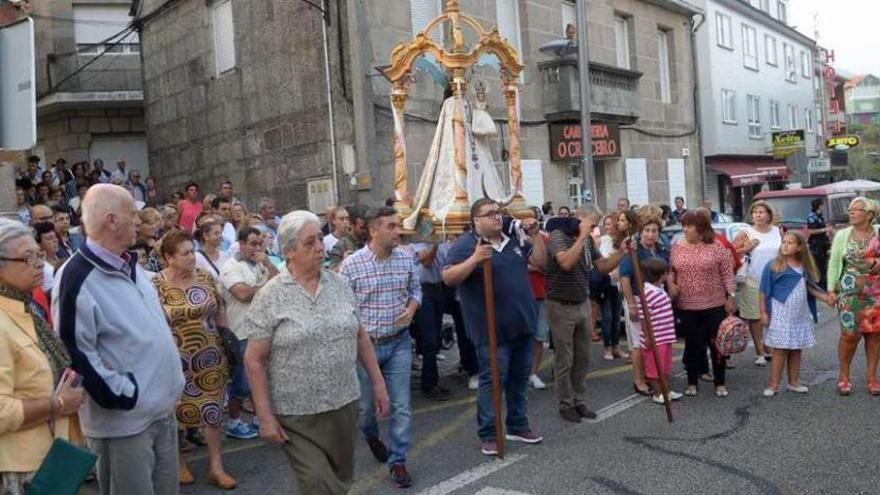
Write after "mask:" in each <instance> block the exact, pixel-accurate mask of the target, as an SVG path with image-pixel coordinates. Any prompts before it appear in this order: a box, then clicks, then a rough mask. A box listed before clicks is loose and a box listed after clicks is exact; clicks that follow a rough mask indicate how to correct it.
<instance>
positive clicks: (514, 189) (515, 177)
mask: <svg viewBox="0 0 880 495" xmlns="http://www.w3.org/2000/svg"><path fill="white" fill-rule="evenodd" d="M501 80H502V81H503V82H504V101H505V103H506V104H507V134H508V140H509V142H510V150H509V151H508V155H509V156H508V161H509V163H510V192H511V193H512V194H513V199H512V200H511V202H510V205H508V206H507V210H508V211H509V212H510V214H511V215H513V216H515V217H517V218H523V217H529V216H533V215H532V211H531V209H529V207H528V206H527V205H526V202H525V200H524V199H523V196H522V164H521V163H520V147H519V116H518V115H517V112H516V108H517V105H516V101H517V97H518V95H519V88H518V87H517V84H516V77H514V76H512V75H511V74H510V73H509V72H507V71H506V70H502V72H501Z"/></svg>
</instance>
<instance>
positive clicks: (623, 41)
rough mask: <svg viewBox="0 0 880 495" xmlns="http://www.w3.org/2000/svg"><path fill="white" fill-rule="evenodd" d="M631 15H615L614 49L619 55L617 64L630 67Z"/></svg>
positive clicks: (625, 67) (621, 66) (623, 67)
mask: <svg viewBox="0 0 880 495" xmlns="http://www.w3.org/2000/svg"><path fill="white" fill-rule="evenodd" d="M629 20H630V19H629V17H625V16H622V15H616V16H614V49H615V52H616V55H617V66H618V67H620V68H622V69H630V68H632V67H631V66H630V46H629Z"/></svg>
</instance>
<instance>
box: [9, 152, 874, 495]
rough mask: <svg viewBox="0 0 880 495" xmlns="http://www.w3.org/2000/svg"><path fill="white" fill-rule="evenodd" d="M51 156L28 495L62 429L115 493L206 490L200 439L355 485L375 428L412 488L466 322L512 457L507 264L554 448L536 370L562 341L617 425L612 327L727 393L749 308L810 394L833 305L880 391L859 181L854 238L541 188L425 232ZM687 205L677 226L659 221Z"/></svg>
mask: <svg viewBox="0 0 880 495" xmlns="http://www.w3.org/2000/svg"><path fill="white" fill-rule="evenodd" d="M29 165H30V166H29V168H28V169H27V170H26V171H22V172H21V177H20V178H19V183H18V186H19V188H18V192H19V211H18V216H19V219H20V221H15V220H0V339H3V343H2V344H0V481H2V483H0V486H2V487H3V493H4V494H6V493H9V494H13V495H18V494H19V493H24V491H25V489H26V486H27V484H28V482H29V480H30V477H31V476H32V475H33V473H34V471H35V470H36V469H37V468H38V467H39V465H40V463H41V462H42V459H43V457H44V456H45V455H46V452H47V451H48V449H49V446H50V445H51V442H52V438H53V436H61V437H64V438H69V439H71V441H74V442H78V443H79V444H81V445H85V446H87V447H88V448H89V449H90V450H92V451H93V452H94V453H96V454H97V455H98V463H97V469H96V472H95V476H96V478H97V481H98V485H99V487H100V490H101V492H102V493H105V494H116V493H126V494H139V493H144V494H153V493H176V492H177V489H178V485H179V484H190V483H194V482H195V481H196V477H197V476H196V475H195V474H194V473H192V472H191V471H190V470H189V468H188V466H187V465H186V463H185V461H184V456H183V452H184V451H186V450H187V449H188V448H191V446H192V445H193V444H195V445H201V444H204V445H206V446H207V451H208V455H209V468H208V473H207V474H206V475H205V479H206V480H207V482H208V483H210V484H212V485H215V486H217V487H219V488H223V489H231V488H234V487H235V486H236V480H235V479H234V478H233V476H232V475H231V474H230V473H229V472H228V471H227V468H226V466H224V463H223V458H222V442H223V436H224V435H225V436H226V437H229V438H233V439H252V438H257V437H262V438H263V439H265V440H267V441H269V442H273V443H278V444H280V445H281V447H282V449H283V451H284V453H285V455H286V457H287V459H288V460H289V461H290V464H291V466H292V468H293V471H294V473H295V475H296V477H297V479H298V482H299V483H300V486H301V489H302V490H303V491H304V493H325V492H326V493H345V492H346V491H347V490H348V489H349V488H350V486H351V484H352V482H353V477H354V451H355V448H354V447H355V442H356V441H357V438H358V436H359V435H360V436H361V437H362V438H363V439H364V441H365V442H366V445H367V446H368V447H369V450H370V452H371V453H372V455H373V456H374V457H375V458H376V460H377V461H379V462H382V463H386V464H387V466H388V469H389V474H390V480H391V482H392V483H393V484H394V485H395V486H397V487H401V488H405V487H409V486H411V485H412V484H413V478H412V476H411V475H410V473H409V472H408V470H407V468H406V461H407V453H408V451H409V449H410V447H411V444H412V438H413V414H412V408H411V403H412V397H411V383H412V381H411V378H412V373H413V370H414V369H415V368H419V369H420V370H421V376H420V379H419V381H418V384H419V389H420V390H419V391H420V392H421V394H422V395H423V396H424V397H425V398H426V399H428V400H434V401H446V400H449V399H450V398H451V397H452V396H453V395H454V394H455V393H456V392H454V391H453V390H452V389H450V388H448V387H449V383H445V381H444V379H443V377H441V373H440V370H439V366H438V360H440V359H441V358H442V356H440V349H441V341H442V339H443V333H444V318H445V317H446V315H449V316H450V317H451V320H452V321H453V322H454V326H455V335H456V341H457V344H458V352H459V362H460V369H461V372H462V373H463V374H464V375H466V377H467V383H468V388H469V389H470V390H473V391H474V393H475V394H476V397H477V427H476V434H477V438H478V441H479V444H478V445H479V450H480V451H481V452H482V453H483V454H485V455H487V456H494V455H497V454H498V447H499V446H498V445H497V443H496V438H497V436H496V433H498V432H496V430H495V428H496V426H495V425H496V420H495V419H496V418H495V413H496V411H495V410H494V408H493V401H492V392H493V390H492V389H493V385H492V379H491V373H490V350H489V339H488V335H487V330H486V328H487V325H486V321H487V316H486V315H487V310H488V308H487V307H486V298H485V297H484V291H485V287H486V284H485V283H484V282H485V280H484V278H485V277H486V275H487V272H486V271H485V267H486V263H489V264H490V265H491V268H492V269H491V276H492V284H491V286H492V287H493V290H494V294H493V296H494V303H495V305H496V308H495V315H496V322H495V323H496V324H495V328H496V333H497V339H496V340H497V357H498V360H497V364H498V371H499V376H500V385H501V389H502V390H501V391H500V392H501V393H502V394H503V396H504V399H503V400H504V402H505V404H506V407H505V408H504V410H505V413H506V414H505V417H504V418H503V424H504V432H503V434H504V435H505V437H506V439H507V440H509V441H513V442H521V443H524V444H535V443H539V442H541V441H542V437H541V435H540V434H539V433H538V432H537V431H535V429H533V427H532V425H531V423H530V421H529V411H528V403H529V400H528V389H529V388H530V387H531V388H533V389H536V390H540V389H544V388H546V387H547V384H546V383H545V382H544V380H543V379H542V377H541V376H540V370H541V361H542V359H543V354H544V352H545V350H547V349H548V348H549V347H551V346H552V349H553V353H554V362H553V385H554V390H555V395H556V401H557V406H558V412H559V415H560V417H561V418H562V419H563V420H564V421H567V422H573V423H579V422H582V421H583V420H584V419H587V420H589V419H594V418H596V413H595V412H594V411H592V410H591V409H590V408H589V406H588V403H589V397H588V394H587V390H586V388H585V381H586V376H587V372H588V370H589V367H590V347H591V342H599V341H601V342H602V345H603V347H604V349H603V352H602V358H603V359H604V360H608V361H613V360H624V361H625V362H627V363H631V364H632V369H633V387H634V391H635V393H637V394H641V395H645V396H648V397H651V398H652V399H653V400H654V402H658V403H664V402H665V398H664V397H663V396H662V395H661V393H660V391H661V388H662V387H661V386H660V385H661V383H662V381H666V382H667V383H668V380H669V378H670V376H671V374H672V368H673V351H672V344H673V343H674V342H675V341H676V340H677V339H678V338H681V339H683V340H684V344H685V349H684V356H683V360H682V361H683V364H684V367H685V369H686V371H687V381H686V385H685V386H686V388H685V389H684V393H683V394H682V393H679V392H677V391H670V392H669V398H670V399H673V400H678V399H680V398H681V397H682V396H683V395H686V396H689V397H694V396H697V395H698V392H699V386H700V382H710V383H712V384H713V385H714V395H715V396H716V397H718V398H725V397H727V396H728V395H729V393H730V391H729V389H728V387H727V380H726V378H727V370H728V369H729V368H731V367H732V362H731V360H730V359H729V358H730V356H728V355H724V353H722V352H720V351H719V349H718V348H717V346H716V345H715V339H716V335H717V334H718V332H719V327H721V326H722V322H723V321H725V320H726V319H727V318H729V317H730V316H731V315H738V316H739V318H742V319H743V320H746V321H747V322H748V328H749V330H750V332H751V338H752V339H753V342H754V348H755V352H756V356H755V361H754V364H755V365H756V366H766V365H767V364H768V361H769V362H770V363H771V369H770V373H769V377H768V384H767V387H766V389H765V390H764V391H763V393H764V395H765V396H767V397H772V396H774V395H776V394H777V393H779V392H780V391H781V382H782V372H783V369H784V368H786V367H787V369H788V382H787V390H790V391H792V392H799V393H806V392H807V387H806V386H805V385H803V384H802V383H801V382H800V381H799V368H800V362H801V352H802V350H804V349H807V348H809V347H811V346H813V345H815V342H816V340H815V337H814V335H813V331H814V328H815V324H816V321H817V313H816V300H817V299H818V300H822V301H824V302H825V303H827V304H829V305H836V306H837V308H838V310H839V315H840V324H841V335H840V344H839V348H840V379H839V383H838V384H837V389H838V392H839V393H840V394H842V395H846V394H850V393H852V392H853V387H852V384H851V382H850V362H851V361H852V358H853V355H854V353H855V351H856V348H857V346H858V343H859V340H860V339H861V338H862V337H863V336H864V338H865V347H866V352H867V356H868V370H867V373H868V390H869V392H870V393H871V394H873V395H880V384H878V382H877V379H876V373H877V365H878V360H880V338H878V336H880V313H877V312H876V304H877V297H878V294H880V285H878V283H880V278H878V277H880V238H878V235H877V231H876V229H875V228H874V227H873V221H874V218H875V216H876V214H877V212H878V207H877V204H876V203H875V202H874V201H872V200H869V199H867V198H861V197H860V198H856V199H855V200H853V202H852V204H851V205H850V207H849V210H848V212H849V218H850V226H848V227H846V228H843V229H841V230H839V231H838V232H837V233H836V235H834V236H833V243H832V242H830V237H827V236H828V235H829V232H830V231H829V230H828V228H827V227H825V226H824V223H823V225H822V226H821V227H816V228H814V229H811V230H810V231H809V238H805V237H804V236H803V235H802V234H801V233H799V232H794V231H788V232H782V231H781V230H780V229H779V228H778V227H777V226H776V225H775V223H774V220H775V219H774V212H773V209H772V207H771V206H770V205H769V204H767V203H765V202H762V201H757V202H755V203H754V204H753V205H752V206H751V208H750V210H749V223H750V227H749V228H748V229H746V230H744V231H743V232H742V233H740V234H739V235H738V236H737V237H736V238H735V239H729V240H728V239H726V238H724V236H722V235H720V234H717V233H716V232H715V230H714V229H713V226H712V222H713V213H714V212H712V211H711V210H709V209H706V208H702V207H701V208H694V209H687V208H685V203H684V199H683V198H676V200H675V208H674V209H671V208H669V207H659V206H654V205H645V206H641V207H633V206H631V205H630V204H629V201H628V200H626V199H625V198H622V199H621V200H620V201H618V203H617V209H616V210H614V211H612V212H610V213H609V214H607V215H602V214H601V213H600V212H599V211H597V210H595V209H591V208H587V207H581V208H578V209H576V210H575V211H572V210H571V209H569V208H566V207H562V208H560V209H559V210H558V211H556V212H554V211H552V207H551V206H550V205H545V207H544V208H543V211H542V210H539V209H537V208H536V209H534V211H533V214H532V215H531V216H530V217H529V218H524V219H519V220H518V219H515V218H512V217H510V216H508V215H507V213H506V211H505V210H504V209H503V208H502V207H501V205H499V204H497V203H495V202H494V201H492V200H490V199H479V200H477V201H475V202H474V203H473V205H472V207H471V212H470V213H471V218H472V223H471V225H470V228H469V229H468V230H467V231H465V232H464V233H462V234H460V235H458V236H448V237H446V238H443V239H439V238H416V237H413V238H409V237H408V236H406V235H404V232H402V226H401V220H400V218H399V217H398V215H397V212H396V211H395V210H394V209H393V208H392V207H391V205H390V202H389V204H386V205H384V206H379V207H372V208H367V207H365V206H363V205H353V206H348V207H332V208H330V209H328V210H327V211H326V212H323V213H324V219H321V217H319V216H318V215H316V214H315V213H313V212H308V211H303V210H297V211H292V212H289V213H287V214H285V215H283V216H279V215H278V212H277V211H276V205H275V202H274V201H273V200H272V199H271V198H261V199H260V200H259V201H258V202H257V204H256V205H254V206H255V208H254V210H253V212H250V211H249V210H248V208H247V206H246V205H245V204H244V203H243V202H241V201H239V200H238V199H236V198H235V196H234V185H233V184H232V182H230V181H224V182H223V184H222V185H221V187H220V189H219V190H218V191H217V192H216V194H213V193H212V194H203V193H202V192H201V190H200V188H199V186H198V185H197V184H195V183H191V184H188V185H187V186H186V188H185V190H184V192H183V194H181V195H180V197H179V198H178V199H177V200H176V201H174V200H173V199H169V201H168V202H167V203H166V202H162V201H160V198H161V196H160V195H159V194H158V193H157V191H156V188H155V183H154V182H153V181H151V180H150V179H149V178H148V179H147V182H146V184H145V185H143V186H141V185H140V182H139V179H140V177H139V175H138V174H137V173H136V171H126V169H125V164H124V162H120V164H119V165H118V170H117V171H115V172H107V171H105V170H104V169H103V164H100V161H96V162H95V164H94V168H91V169H90V168H89V167H88V164H76V165H75V166H74V167H73V169H72V170H71V171H69V172H68V171H67V169H66V165H65V164H64V161H63V160H58V161H57V162H56V163H55V164H54V165H53V166H52V169H51V170H49V171H46V172H45V173H42V174H41V172H40V168H39V160H31V161H30V163H29ZM36 177H40V179H41V180H40V181H37V182H33V181H34V179H35V178H36ZM69 184H73V185H72V186H69V187H68V185H69ZM47 188H48V190H47ZM59 193H60V195H61V196H60V199H59V198H58V194H59ZM68 193H70V194H69V195H68ZM53 198H55V199H53ZM814 208H815V205H814ZM817 211H818V210H817ZM716 215H717V214H716ZM816 221H818V220H816ZM673 222H675V223H680V224H681V225H682V231H683V237H682V239H681V240H678V241H676V242H672V240H671V239H668V238H666V236H664V235H663V232H662V231H663V228H664V227H665V226H666V225H668V224H669V223H673ZM823 222H824V220H823ZM821 236H826V238H825V241H824V243H823V242H820V240H817V238H818V237H821ZM817 246H819V248H818V249H822V246H825V249H826V252H825V255H826V257H827V266H828V268H827V273H826V271H824V270H823V271H820V270H819V269H818V268H817V264H816V262H815V261H814V259H813V254H811V252H813V253H815V251H816V249H817ZM630 251H632V252H633V253H634V255H635V256H634V259H633V258H632V257H631V256H630V254H629V253H630ZM823 262H824V260H823ZM637 272H641V274H642V276H643V283H642V285H640V284H639V283H638V282H637V280H638V279H639V277H637V276H636V275H637ZM642 298H644V299H645V300H644V301H642V300H641V299H642ZM645 308H647V309H648V312H647V313H646V312H645V311H644V309H645ZM646 319H650V320H649V321H650V322H651V326H652V328H653V332H654V338H653V339H651V338H648V336H647V335H646V333H645V332H644V328H643V327H644V323H645V322H646ZM621 323H622V324H621ZM624 340H625V342H626V345H625V346H624V345H623V341H624ZM655 347H656V348H655ZM654 351H656V352H654ZM67 369H71V370H73V371H74V372H75V373H69V372H65V370H67ZM74 375H75V377H76V379H74V378H72V377H73V376H74ZM459 393H462V392H459ZM386 417H387V418H388V419H389V421H388V422H387V430H388V431H387V433H386V434H383V433H382V432H381V431H380V426H379V420H380V419H382V418H386ZM68 419H70V421H68ZM383 439H387V441H386V440H383ZM11 453H16V454H15V455H13V454H11Z"/></svg>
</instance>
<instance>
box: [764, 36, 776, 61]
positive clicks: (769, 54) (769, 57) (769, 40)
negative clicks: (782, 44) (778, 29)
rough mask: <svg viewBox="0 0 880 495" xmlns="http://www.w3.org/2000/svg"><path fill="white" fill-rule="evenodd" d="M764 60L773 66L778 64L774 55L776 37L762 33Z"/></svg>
mask: <svg viewBox="0 0 880 495" xmlns="http://www.w3.org/2000/svg"><path fill="white" fill-rule="evenodd" d="M764 60H765V61H766V62H767V65H772V66H774V67H776V66H777V65H779V62H778V59H777V57H776V38H774V37H773V36H770V35H769V34H765V35H764Z"/></svg>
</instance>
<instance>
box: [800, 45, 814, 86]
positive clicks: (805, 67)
mask: <svg viewBox="0 0 880 495" xmlns="http://www.w3.org/2000/svg"><path fill="white" fill-rule="evenodd" d="M811 65H812V64H811V63H810V52H805V51H803V50H801V76H802V77H804V78H805V79H809V78H810V70H811Z"/></svg>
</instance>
